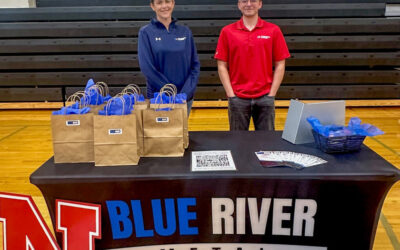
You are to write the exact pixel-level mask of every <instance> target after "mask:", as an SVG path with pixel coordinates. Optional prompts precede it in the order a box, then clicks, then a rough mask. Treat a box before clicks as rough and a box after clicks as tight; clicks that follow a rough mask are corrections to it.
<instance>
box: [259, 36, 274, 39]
mask: <svg viewBox="0 0 400 250" xmlns="http://www.w3.org/2000/svg"><path fill="white" fill-rule="evenodd" d="M257 38H258V39H270V38H271V37H270V36H257Z"/></svg>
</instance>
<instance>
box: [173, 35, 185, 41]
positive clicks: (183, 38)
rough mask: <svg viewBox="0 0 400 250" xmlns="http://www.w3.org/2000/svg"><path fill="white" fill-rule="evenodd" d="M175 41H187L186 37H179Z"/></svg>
mask: <svg viewBox="0 0 400 250" xmlns="http://www.w3.org/2000/svg"><path fill="white" fill-rule="evenodd" d="M175 40H177V41H185V40H186V36H184V37H177V38H175Z"/></svg>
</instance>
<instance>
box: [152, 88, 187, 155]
mask: <svg viewBox="0 0 400 250" xmlns="http://www.w3.org/2000/svg"><path fill="white" fill-rule="evenodd" d="M162 93H165V94H166V95H167V96H170V97H171V99H172V100H173V102H174V101H175V96H176V94H177V93H178V89H177V88H176V86H175V85H174V84H172V83H167V84H165V85H164V86H163V87H162V88H161V90H160V95H161V94H162ZM166 107H171V104H150V108H153V109H156V108H166ZM172 108H173V109H182V111H183V112H182V115H183V146H184V148H185V149H186V148H188V147H189V126H188V114H187V103H186V102H185V103H183V104H180V103H174V104H173V106H172Z"/></svg>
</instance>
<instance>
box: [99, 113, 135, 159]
mask: <svg viewBox="0 0 400 250" xmlns="http://www.w3.org/2000/svg"><path fill="white" fill-rule="evenodd" d="M137 147H138V144H137V132H136V115H135V114H130V115H112V116H103V115H95V116H94V161H95V166H118V165H137V164H138V162H139V158H140V157H139V155H138V148H137Z"/></svg>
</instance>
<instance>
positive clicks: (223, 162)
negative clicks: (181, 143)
mask: <svg viewBox="0 0 400 250" xmlns="http://www.w3.org/2000/svg"><path fill="white" fill-rule="evenodd" d="M196 162H197V167H199V168H202V167H229V159H228V156H226V155H198V156H197V157H196Z"/></svg>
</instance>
